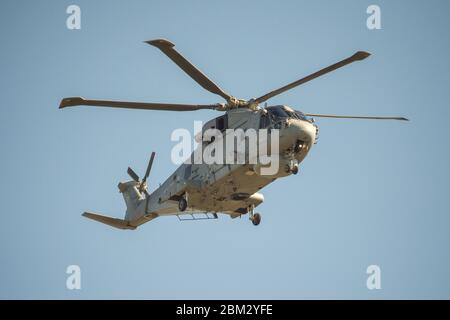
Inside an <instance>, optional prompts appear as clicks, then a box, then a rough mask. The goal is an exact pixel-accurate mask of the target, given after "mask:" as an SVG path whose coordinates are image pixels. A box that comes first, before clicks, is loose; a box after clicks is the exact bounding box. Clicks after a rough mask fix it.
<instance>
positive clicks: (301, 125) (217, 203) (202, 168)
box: [129, 106, 318, 222]
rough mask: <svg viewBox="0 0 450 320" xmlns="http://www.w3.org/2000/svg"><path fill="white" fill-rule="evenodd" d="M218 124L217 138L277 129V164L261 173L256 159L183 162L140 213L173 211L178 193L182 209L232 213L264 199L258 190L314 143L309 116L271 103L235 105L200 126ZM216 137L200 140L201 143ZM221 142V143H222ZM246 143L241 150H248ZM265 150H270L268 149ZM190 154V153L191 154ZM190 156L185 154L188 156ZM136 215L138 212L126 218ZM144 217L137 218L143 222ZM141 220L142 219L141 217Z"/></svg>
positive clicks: (293, 169) (291, 168)
mask: <svg viewBox="0 0 450 320" xmlns="http://www.w3.org/2000/svg"><path fill="white" fill-rule="evenodd" d="M211 128H214V129H218V130H219V131H223V132H224V136H223V139H224V140H227V139H234V138H235V137H234V136H232V135H231V134H232V132H233V131H230V129H234V130H237V129H242V130H244V131H246V130H249V129H253V130H256V131H257V132H258V131H260V130H267V133H268V135H269V139H272V137H273V136H275V135H274V134H273V132H274V130H277V131H278V134H277V139H278V141H277V143H278V148H277V149H278V151H277V154H271V156H276V157H277V168H276V170H275V171H274V172H273V173H270V174H262V171H261V165H260V164H259V163H249V158H248V157H247V158H246V162H245V163H227V162H226V161H224V162H222V163H213V164H207V163H183V164H182V165H181V166H180V167H179V168H178V169H177V170H176V171H175V172H174V173H173V174H172V175H171V176H170V177H169V178H168V179H167V180H166V181H165V182H164V183H163V184H162V185H161V186H160V187H159V188H157V189H156V190H155V191H154V192H152V193H151V194H150V196H149V198H148V203H146V204H145V206H144V205H142V209H143V210H144V211H145V212H142V211H141V210H138V212H139V211H141V212H140V215H141V216H144V217H145V216H148V215H151V217H154V216H155V215H158V216H159V215H173V214H174V210H178V208H177V205H178V201H179V200H180V198H181V197H185V198H187V199H188V201H187V202H188V210H191V211H196V212H214V213H215V212H222V213H227V214H229V215H230V216H231V217H237V216H240V215H241V214H245V213H247V212H248V210H249V207H250V206H254V207H256V206H258V205H259V204H261V203H262V202H263V200H264V197H263V195H262V194H260V193H259V192H258V191H259V190H261V189H262V188H263V187H265V186H266V185H268V184H269V183H271V182H273V181H275V180H276V179H278V178H281V177H286V176H289V175H291V174H296V173H297V171H298V166H299V164H300V163H301V162H302V161H303V159H304V158H305V157H306V156H307V154H308V152H309V151H310V150H311V147H312V145H313V144H314V143H315V142H316V139H317V132H318V128H317V125H316V124H315V123H314V122H313V120H312V119H308V118H306V117H305V116H304V115H303V114H302V113H301V112H298V111H294V110H292V109H290V108H289V107H286V106H272V107H268V108H265V109H259V110H256V111H252V110H248V109H236V110H231V111H228V112H227V113H226V114H225V115H223V116H221V117H218V118H215V119H213V120H211V121H208V122H207V123H206V124H205V125H204V127H203V130H202V133H204V132H205V131H206V130H207V129H211ZM227 129H228V130H227ZM219 143H221V141H220V140H219V139H216V140H214V141H202V147H206V146H208V145H210V144H219ZM222 145H223V146H224V145H226V143H223V144H222ZM249 148H250V145H249V144H248V143H247V145H246V149H245V153H246V156H248V154H249ZM268 151H269V152H270V151H272V150H271V148H270V147H269V148H268ZM194 153H195V151H194ZM194 153H193V154H194ZM193 157H194V156H192V157H191V158H190V159H193ZM129 218H130V219H129V220H136V219H137V218H138V217H129ZM144 221H145V220H143V222H144ZM145 222H146V221H145Z"/></svg>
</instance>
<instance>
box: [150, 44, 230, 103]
mask: <svg viewBox="0 0 450 320" xmlns="http://www.w3.org/2000/svg"><path fill="white" fill-rule="evenodd" d="M145 43H148V44H149V45H152V46H154V47H156V48H158V49H159V50H161V51H162V52H163V53H164V54H165V55H166V56H168V57H169V58H170V59H171V60H172V61H173V62H175V63H176V64H177V65H178V66H179V67H180V68H181V69H182V70H183V71H184V72H186V73H187V74H188V75H189V76H190V77H191V78H192V79H194V80H195V81H196V82H197V83H198V84H199V85H201V86H202V87H203V88H205V89H206V90H208V91H209V92H212V93H215V94H218V95H219V96H221V97H222V98H224V99H225V100H227V101H228V100H230V99H231V96H230V95H229V94H228V93H226V92H224V91H223V90H222V89H221V88H220V87H219V86H218V85H216V84H215V83H214V82H212V81H211V80H210V79H209V78H208V77H207V76H205V75H204V74H203V73H202V72H201V71H200V70H198V69H197V68H196V67H195V66H194V65H193V64H192V63H190V62H189V61H188V60H187V59H186V58H185V57H183V56H182V55H181V54H180V53H178V51H176V50H175V49H174V47H175V45H174V44H173V43H171V42H170V41H167V40H165V39H156V40H149V41H145Z"/></svg>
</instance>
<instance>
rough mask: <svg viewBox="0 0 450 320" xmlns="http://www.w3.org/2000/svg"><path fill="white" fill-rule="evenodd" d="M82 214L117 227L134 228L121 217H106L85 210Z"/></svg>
mask: <svg viewBox="0 0 450 320" xmlns="http://www.w3.org/2000/svg"><path fill="white" fill-rule="evenodd" d="M83 216H84V217H86V218H89V219H92V220H95V221H98V222H101V223H104V224H107V225H109V226H111V227H115V228H118V229H129V230H134V229H136V227H134V226H131V225H130V224H129V221H126V220H122V219H116V218H111V217H106V216H102V215H100V214H96V213H92V212H85V213H83Z"/></svg>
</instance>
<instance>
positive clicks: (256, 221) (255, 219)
mask: <svg viewBox="0 0 450 320" xmlns="http://www.w3.org/2000/svg"><path fill="white" fill-rule="evenodd" d="M252 223H253V225H254V226H257V225H258V224H260V223H261V215H260V214H259V213H255V214H254V215H253V218H252Z"/></svg>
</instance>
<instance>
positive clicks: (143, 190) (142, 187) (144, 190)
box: [127, 152, 156, 197]
mask: <svg viewBox="0 0 450 320" xmlns="http://www.w3.org/2000/svg"><path fill="white" fill-rule="evenodd" d="M155 154H156V153H155V152H152V155H151V156H150V160H149V161H148V165H147V170H146V171H145V175H144V178H143V179H142V181H140V179H139V176H138V175H137V173H136V172H134V170H133V169H131V168H130V167H128V170H127V173H128V175H129V176H130V177H131V179H133V180H134V181H136V182H137V183H139V192H140V193H145V195H146V196H147V197H148V196H149V194H148V191H147V178H148V176H149V175H150V171H151V169H152V166H153V159H154V158H155Z"/></svg>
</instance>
